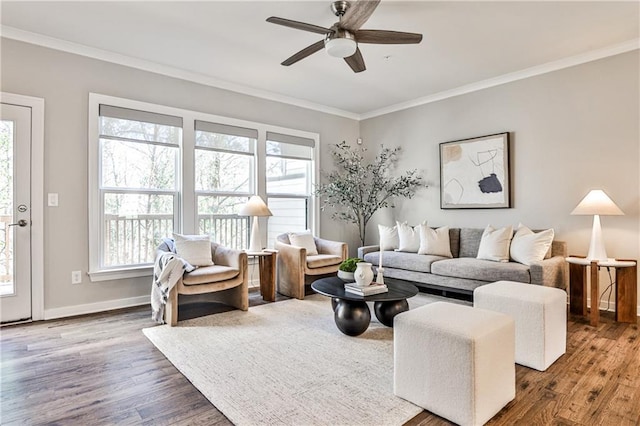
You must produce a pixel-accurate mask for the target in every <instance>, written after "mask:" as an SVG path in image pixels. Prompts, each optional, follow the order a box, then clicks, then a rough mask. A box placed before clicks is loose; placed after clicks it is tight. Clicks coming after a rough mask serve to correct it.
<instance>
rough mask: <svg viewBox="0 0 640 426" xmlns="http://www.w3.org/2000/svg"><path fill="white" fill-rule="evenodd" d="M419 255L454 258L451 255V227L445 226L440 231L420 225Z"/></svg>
mask: <svg viewBox="0 0 640 426" xmlns="http://www.w3.org/2000/svg"><path fill="white" fill-rule="evenodd" d="M418 254H430V255H433V256H443V257H453V255H452V254H451V241H450V240H449V227H448V226H443V227H441V228H438V229H431V228H429V227H428V226H426V225H420V249H419V250H418Z"/></svg>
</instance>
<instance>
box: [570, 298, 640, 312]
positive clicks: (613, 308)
mask: <svg viewBox="0 0 640 426" xmlns="http://www.w3.org/2000/svg"><path fill="white" fill-rule="evenodd" d="M567 303H568V302H567ZM600 306H601V307H602V306H607V299H600ZM587 308H589V309H591V299H590V298H587ZM600 310H601V311H606V312H615V311H616V301H615V300H612V301H611V302H610V303H609V308H608V309H602V308H600ZM636 312H637V313H638V315H637V316H638V317H640V305H638V306H636Z"/></svg>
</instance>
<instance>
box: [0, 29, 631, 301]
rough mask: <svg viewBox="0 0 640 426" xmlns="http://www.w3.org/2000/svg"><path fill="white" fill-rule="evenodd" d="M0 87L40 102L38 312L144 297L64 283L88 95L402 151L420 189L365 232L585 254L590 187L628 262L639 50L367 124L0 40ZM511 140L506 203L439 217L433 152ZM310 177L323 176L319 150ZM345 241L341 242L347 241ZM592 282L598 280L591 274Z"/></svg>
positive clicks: (76, 230) (80, 252)
mask: <svg viewBox="0 0 640 426" xmlns="http://www.w3.org/2000/svg"><path fill="white" fill-rule="evenodd" d="M1 42H2V49H1V55H2V56H1V81H0V84H1V90H2V91H5V92H11V93H17V94H22V95H30V96H35V97H41V98H44V99H45V115H46V117H45V171H44V175H45V188H44V192H45V194H46V193H47V192H57V193H59V196H60V207H57V208H50V207H46V208H45V259H44V260H45V309H47V310H51V309H56V308H64V307H73V306H76V305H86V304H91V303H97V302H104V301H110V300H117V299H125V298H131V297H137V296H144V295H146V294H148V292H149V287H150V279H149V278H140V279H134V280H120V281H108V282H97V283H91V282H90V281H89V280H88V278H87V277H86V276H84V277H83V278H84V279H83V283H82V284H81V285H79V286H76V285H74V286H72V285H71V284H70V271H71V270H76V269H81V270H82V271H83V272H86V271H87V268H88V235H87V226H88V224H87V220H88V219H87V205H88V204H87V102H88V93H89V92H96V93H102V94H107V95H112V96H119V97H123V98H128V99H135V100H140V101H145V102H152V103H157V104H163V105H168V106H173V107H178V108H185V109H190V110H196V111H203V112H207V113H211V114H218V115H223V116H228V117H234V118H239V119H244V120H253V121H258V122H263V123H269V124H273V125H279V126H283V127H290V128H295V129H300V130H306V131H312V132H317V133H319V134H320V139H321V145H322V146H326V145H327V144H331V143H335V142H339V141H342V140H347V141H348V142H352V141H354V140H355V139H356V138H357V137H358V135H359V134H360V135H361V136H362V137H363V139H364V141H365V144H366V145H368V146H369V147H370V148H371V150H372V151H373V150H375V149H376V148H377V146H378V145H379V144H380V143H385V144H387V145H390V146H394V145H400V146H402V147H403V149H404V154H403V155H402V157H401V162H400V167H402V168H418V169H421V170H423V171H424V175H425V177H426V179H427V181H428V183H429V185H430V186H429V188H428V189H425V190H422V191H421V192H420V193H419V194H418V196H417V197H415V198H414V199H412V200H408V201H404V202H400V203H398V207H397V208H396V209H395V210H391V209H387V210H384V211H380V212H379V213H377V214H376V215H375V216H374V218H373V220H372V221H371V223H370V227H369V229H368V234H367V239H368V242H369V243H374V242H375V240H376V239H377V229H376V224H377V223H385V224H392V223H393V221H394V220H395V219H400V220H408V221H409V223H411V224H416V223H418V222H421V221H422V220H425V219H426V220H428V221H429V223H430V224H432V225H436V226H437V225H445V224H448V225H451V226H475V227H484V226H486V225H487V224H488V223H491V224H494V225H496V226H500V225H506V224H513V225H514V226H515V225H517V224H518V222H520V221H521V222H523V223H524V224H526V225H528V226H530V227H532V228H546V227H553V228H554V229H555V230H556V233H557V235H558V238H560V239H563V240H566V241H568V243H569V250H570V253H572V254H585V253H586V252H587V249H588V243H589V238H590V229H591V218H590V217H587V216H570V215H569V213H570V212H571V210H573V208H574V207H575V205H576V204H577V203H578V202H579V201H580V199H581V198H582V197H583V196H584V195H585V194H586V193H587V192H588V191H589V189H591V188H602V189H604V190H605V191H606V192H607V193H608V194H609V196H610V197H611V198H612V199H613V200H614V201H615V202H616V203H617V204H618V205H619V206H620V207H621V208H622V210H623V211H624V212H625V214H626V215H625V216H611V217H603V218H602V223H603V230H604V235H605V240H606V244H607V249H608V253H609V255H610V256H615V257H623V258H636V259H637V258H639V257H640V247H639V245H640V234H639V228H640V224H639V221H640V219H639V217H640V187H639V185H640V172H639V170H640V169H639V165H640V148H639V146H640V134H639V117H640V109H639V82H638V75H639V71H640V70H639V67H638V60H639V58H638V52H637V51H635V52H632V53H627V54H623V55H619V56H615V57H611V58H607V59H603V60H600V61H597V62H592V63H588V64H584V65H580V66H576V67H572V68H568V69H565V70H561V71H557V72H554V73H549V74H545V75H542V76H538V77H534V78H530V79H526V80H522V81H518V82H514V83H510V84H506V85H502V86H498V87H495V88H491V89H487V90H483V91H479V92H475V93H471V94H467V95H463V96H458V97H455V98H450V99H446V100H443V101H439V102H436V103H432V104H428V105H424V106H420V107H416V108H412V109H409V110H405V111H400V112H397V113H392V114H388V115H385V116H381V117H376V118H372V119H369V120H365V121H363V122H361V123H360V124H359V123H358V122H356V121H353V120H349V119H346V118H341V117H336V116H333V115H330V114H324V113H319V112H315V111H311V110H306V109H303V108H298V107H295V106H291V105H286V104H282V103H278V102H272V101H267V100H264V99H259V98H254V97H251V96H247V95H241V94H237V93H233V92H229V91H225V90H221V89H216V88H212V87H208V86H204V85H200V84H196V83H192V82H188V81H183V80H179V79H175V78H170V77H165V76H162V75H158V74H153V73H150V72H145V71H140V70H136V69H132V68H128V67H124V66H120V65H115V64H111V63H106V62H102V61H98V60H94V59H89V58H85V57H81V56H77V55H73V54H68V53H64V52H60V51H56V50H52V49H47V48H42V47H38V46H34V45H30V44H26V43H22V42H17V41H13V40H7V39H1ZM502 131H510V132H512V147H511V148H512V157H511V167H512V172H513V173H512V186H513V197H512V202H513V208H511V209H505V210H441V209H440V207H439V205H440V198H439V197H440V195H439V160H438V144H439V143H440V142H445V141H451V140H456V139H462V138H468V137H474V136H480V135H486V134H491V133H496V132H502ZM320 166H321V168H323V169H325V170H328V169H330V168H331V160H330V157H329V154H328V150H326V149H322V150H321V158H320ZM321 235H322V236H323V237H325V238H330V239H339V240H343V241H345V240H346V241H347V242H348V243H349V245H350V247H351V248H352V250H351V251H352V252H355V248H356V247H357V245H358V238H357V235H356V232H354V230H353V228H352V227H345V226H344V225H343V224H340V223H335V222H333V221H332V220H331V219H330V218H329V215H328V214H323V215H322V218H321ZM345 235H346V236H347V237H346V238H345ZM603 278H604V277H603Z"/></svg>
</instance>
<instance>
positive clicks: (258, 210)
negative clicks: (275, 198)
mask: <svg viewBox="0 0 640 426" xmlns="http://www.w3.org/2000/svg"><path fill="white" fill-rule="evenodd" d="M238 214H239V215H240V216H273V213H271V210H269V207H267V205H266V204H265V203H264V201H262V198H260V196H259V195H253V196H252V197H251V198H249V201H247V204H245V205H244V206H242V208H241V209H240V211H239V212H238Z"/></svg>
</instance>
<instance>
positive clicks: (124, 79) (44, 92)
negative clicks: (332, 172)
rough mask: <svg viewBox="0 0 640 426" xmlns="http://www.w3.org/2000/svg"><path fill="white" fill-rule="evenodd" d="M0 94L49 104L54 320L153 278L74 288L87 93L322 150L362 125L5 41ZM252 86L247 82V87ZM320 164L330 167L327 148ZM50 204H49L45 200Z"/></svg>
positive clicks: (49, 288)
mask: <svg viewBox="0 0 640 426" xmlns="http://www.w3.org/2000/svg"><path fill="white" fill-rule="evenodd" d="M1 43H2V49H1V61H0V62H1V74H0V76H1V77H0V78H1V80H0V85H1V87H0V89H1V90H2V91H4V92H9V93H17V94H22V95H30V96H35V97H40V98H44V99H45V166H44V167H45V170H44V176H45V184H44V185H45V187H44V192H45V194H46V193H48V192H57V193H58V194H59V200H60V201H59V202H60V206H59V207H56V208H52V207H47V208H46V210H45V259H44V262H45V271H44V276H45V283H44V286H45V314H46V315H47V316H49V317H51V316H58V315H67V314H72V313H80V312H84V311H88V310H94V309H96V310H99V309H104V308H107V307H111V306H117V305H118V303H119V302H118V300H120V299H126V300H129V301H136V300H143V298H144V297H146V296H147V295H148V294H149V292H150V288H151V278H150V277H148V278H139V279H131V280H118V281H107V282H94V283H92V282H90V281H89V279H88V277H87V276H86V275H83V282H82V284H81V285H73V286H72V285H71V283H70V276H71V275H70V273H71V271H72V270H82V271H83V273H84V272H86V271H87V268H88V263H89V259H88V230H87V228H88V217H87V214H88V213H87V208H88V207H87V206H88V202H87V144H88V141H87V105H88V97H89V92H95V93H101V94H106V95H111V96H118V97H122V98H128V99H134V100H138V101H144V102H151V103H156V104H161V105H168V106H172V107H177V108H184V109H190V110H194V111H201V112H206V113H211V114H217V115H222V116H227V117H233V118H239V119H243V120H251V121H256V122H261V123H268V124H272V125H277V126H282V127H288V128H292V129H299V130H305V131H310V132H316V133H319V134H320V143H321V146H326V145H328V144H332V143H337V142H340V141H342V140H347V141H350V142H353V141H355V140H356V138H357V137H358V131H359V124H358V122H357V121H354V120H350V119H346V118H342V117H337V116H334V115H330V114H325V113H320V112H316V111H312V110H307V109H303V108H299V107H295V106H291V105H287V104H282V103H278V102H273V101H267V100H264V99H259V98H255V97H251V96H247V95H241V94H238V93H234V92H230V91H226V90H221V89H216V88H212V87H208V86H204V85H200V84H196V83H192V82H188V81H183V80H179V79H175V78H170V77H166V76H162V75H159V74H154V73H150V72H146V71H141V70H137V69H132V68H128V67H124V66H120V65H115V64H111V63H107V62H102V61H99V60H94V59H90V58H86V57H82V56H78V55H73V54H69V53H64V52H60V51H57V50H52V49H48V48H43V47H39V46H35V45H31V44H27V43H22V42H18V41H14V40H9V39H1ZM249 84H250V83H249ZM320 152H321V158H320V166H321V167H322V168H331V160H330V157H329V155H328V150H326V149H321V150H320ZM45 205H46V203H45ZM320 226H321V231H320V233H321V236H323V237H325V238H330V239H341V240H343V241H344V240H345V238H344V236H345V235H351V237H349V238H347V240H348V242H349V243H350V245H353V246H356V245H357V235H356V233H355V232H352V231H351V229H350V228H348V229H345V227H344V225H343V224H340V223H334V222H333V221H332V220H331V219H330V218H328V217H323V218H322V219H321V224H320Z"/></svg>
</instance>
